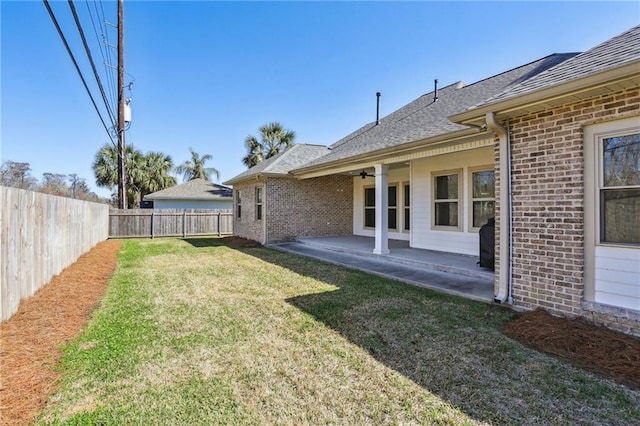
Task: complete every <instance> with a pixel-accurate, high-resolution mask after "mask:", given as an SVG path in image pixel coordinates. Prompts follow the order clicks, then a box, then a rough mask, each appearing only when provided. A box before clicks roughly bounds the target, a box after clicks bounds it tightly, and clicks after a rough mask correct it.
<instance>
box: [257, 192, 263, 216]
mask: <svg viewBox="0 0 640 426" xmlns="http://www.w3.org/2000/svg"><path fill="white" fill-rule="evenodd" d="M256 220H262V187H257V188H256Z"/></svg>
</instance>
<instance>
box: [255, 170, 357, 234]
mask: <svg viewBox="0 0 640 426" xmlns="http://www.w3.org/2000/svg"><path fill="white" fill-rule="evenodd" d="M352 221H353V178H352V177H350V176H339V175H336V176H323V177H318V178H313V179H304V180H296V179H286V178H269V179H268V181H267V241H268V242H269V243H273V242H278V241H287V240H292V239H294V238H295V237H305V236H306V237H319V236H331V235H352V234H353V223H352Z"/></svg>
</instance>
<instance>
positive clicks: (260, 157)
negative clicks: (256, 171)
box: [242, 122, 296, 168]
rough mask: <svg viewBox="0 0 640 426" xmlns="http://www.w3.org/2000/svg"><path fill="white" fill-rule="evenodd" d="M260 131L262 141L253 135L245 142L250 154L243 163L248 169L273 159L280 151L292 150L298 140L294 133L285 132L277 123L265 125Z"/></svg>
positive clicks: (290, 131)
mask: <svg viewBox="0 0 640 426" xmlns="http://www.w3.org/2000/svg"><path fill="white" fill-rule="evenodd" d="M258 130H259V131H260V138H261V140H260V141H258V139H257V138H256V137H255V136H251V135H249V136H247V138H246V139H245V140H244V143H245V145H246V147H247V151H248V153H247V155H246V156H245V157H244V158H243V159H242V162H243V163H244V165H245V166H247V167H248V168H251V167H253V166H255V165H256V164H258V163H261V162H262V161H264V160H266V159H268V158H271V157H273V156H274V155H276V154H278V153H279V152H280V151H283V150H286V149H287V148H290V147H291V146H292V145H293V144H294V141H295V138H296V134H295V132H294V131H292V130H285V129H284V127H282V125H281V124H280V123H277V122H273V123H268V124H265V125H264V126H262V127H260V129H258Z"/></svg>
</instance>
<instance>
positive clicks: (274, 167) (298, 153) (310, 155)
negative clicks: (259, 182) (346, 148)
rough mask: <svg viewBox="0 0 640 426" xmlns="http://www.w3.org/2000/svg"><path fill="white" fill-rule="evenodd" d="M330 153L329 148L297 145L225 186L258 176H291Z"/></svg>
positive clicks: (247, 171) (241, 174)
mask: <svg viewBox="0 0 640 426" xmlns="http://www.w3.org/2000/svg"><path fill="white" fill-rule="evenodd" d="M328 152H329V148H327V147H326V146H323V145H309V144H295V145H293V146H291V147H290V148H289V149H287V150H286V151H282V152H280V153H278V154H276V155H274V156H273V157H271V158H268V159H266V160H264V161H263V162H261V163H258V164H257V165H255V166H253V167H251V168H250V169H248V170H246V171H244V172H242V173H240V174H239V175H237V176H235V177H233V178H231V179H229V180H228V181H226V182H224V184H225V185H233V184H234V183H236V182H241V181H243V180H247V179H252V178H255V177H257V176H289V174H288V173H289V171H290V170H293V169H295V168H297V167H301V166H303V165H304V164H307V163H308V162H310V161H313V160H315V159H316V158H318V157H321V156H323V155H326V154H327V153H328Z"/></svg>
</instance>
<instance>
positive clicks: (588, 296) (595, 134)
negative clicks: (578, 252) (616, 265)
mask: <svg viewBox="0 0 640 426" xmlns="http://www.w3.org/2000/svg"><path fill="white" fill-rule="evenodd" d="M638 132H640V117H631V118H624V119H619V120H613V121H608V122H605V123H598V124H593V125H588V126H585V127H584V161H585V163H584V181H585V188H584V241H585V244H584V248H585V252H584V259H585V266H584V284H585V287H584V298H585V300H588V301H593V300H595V281H596V280H595V263H596V259H595V257H596V255H595V252H596V250H597V249H598V247H602V248H614V249H615V248H619V249H624V250H640V246H638V245H635V244H620V243H611V242H602V241H601V238H600V236H601V232H600V226H601V206H600V191H601V189H602V188H601V187H602V182H603V179H604V178H603V173H602V140H603V139H605V138H609V137H612V136H620V135H625V134H632V133H638Z"/></svg>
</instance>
